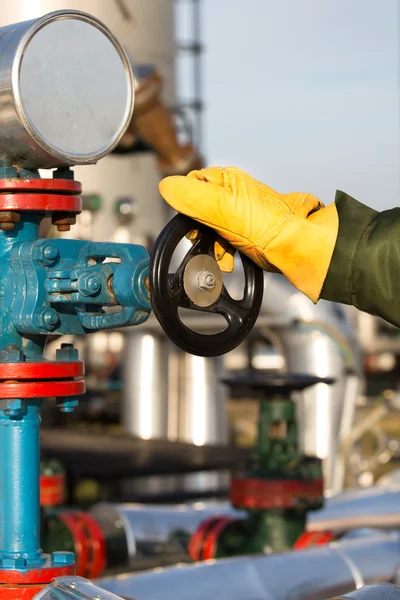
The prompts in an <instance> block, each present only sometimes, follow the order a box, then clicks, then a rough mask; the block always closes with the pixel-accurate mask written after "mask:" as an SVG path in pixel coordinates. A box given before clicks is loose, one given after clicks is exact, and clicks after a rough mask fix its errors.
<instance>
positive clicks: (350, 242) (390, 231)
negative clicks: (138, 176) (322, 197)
mask: <svg viewBox="0 0 400 600" xmlns="http://www.w3.org/2000/svg"><path fill="white" fill-rule="evenodd" d="M160 192H161V195H162V196H163V197H164V199H165V200H166V201H167V202H168V203H169V204H170V205H171V206H172V207H173V208H174V209H175V210H177V211H178V212H181V213H183V214H185V215H187V216H189V217H192V218H193V219H195V220H197V221H199V222H201V223H204V224H206V225H208V226H210V227H213V228H214V229H215V230H216V231H217V232H218V234H219V235H220V236H221V238H224V240H227V242H228V243H227V242H226V241H225V242H224V241H221V242H220V244H216V247H215V253H216V258H217V260H218V261H219V263H220V266H221V268H222V269H223V270H226V271H229V270H231V269H232V268H233V256H232V252H230V251H229V244H230V245H231V248H232V247H234V248H236V249H238V250H240V251H241V252H244V253H245V254H247V255H248V256H249V257H250V258H251V259H252V260H253V261H254V262H255V263H256V264H258V265H259V266H260V267H261V268H263V269H265V270H268V271H279V272H281V273H283V274H284V275H285V276H286V277H287V278H288V279H289V281H291V283H293V285H294V286H295V287H297V289H299V290H301V291H302V292H303V293H304V294H305V295H306V296H308V297H309V298H310V299H311V300H313V302H317V300H318V299H319V298H324V299H326V300H331V301H334V302H341V303H345V304H352V305H354V306H356V307H358V308H360V309H361V310H363V311H366V312H369V313H372V314H375V315H379V316H381V317H383V318H384V319H386V320H387V321H390V322H391V323H393V324H396V325H400V209H394V210H391V211H386V212H382V213H378V212H376V211H375V210H372V209H371V208H368V207H366V206H364V205H362V204H360V203H359V202H357V201H356V200H354V199H353V198H350V197H349V196H347V195H346V194H343V193H342V192H338V193H337V197H336V202H335V203H334V204H331V205H329V206H327V207H325V206H324V205H323V204H322V202H320V201H319V200H318V199H317V198H316V197H315V196H313V195H311V194H307V193H302V192H294V193H290V194H280V193H278V192H276V191H275V190H273V189H271V188H269V187H268V186H266V185H264V184H263V183H261V182H259V181H256V180H255V179H253V178H252V177H250V176H249V175H248V174H247V173H244V172H243V171H241V170H240V169H236V168H233V167H228V168H210V169H203V170H201V171H193V172H192V173H190V174H189V175H188V176H187V177H167V178H166V179H164V180H163V181H162V182H161V183H160Z"/></svg>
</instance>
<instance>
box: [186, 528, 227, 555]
mask: <svg viewBox="0 0 400 600" xmlns="http://www.w3.org/2000/svg"><path fill="white" fill-rule="evenodd" d="M220 518H221V517H211V518H209V519H207V520H206V521H203V522H202V523H200V525H199V526H198V528H197V529H196V531H195V532H194V533H193V534H192V537H191V538H190V540H189V544H188V548H187V551H188V554H189V556H190V558H191V559H192V560H194V561H196V562H197V561H199V560H202V556H203V543H204V539H205V537H206V535H207V532H208V531H209V529H210V528H211V527H212V526H213V525H214V524H215V523H216V522H218V521H219V519H220Z"/></svg>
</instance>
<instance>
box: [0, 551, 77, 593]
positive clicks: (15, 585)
mask: <svg viewBox="0 0 400 600" xmlns="http://www.w3.org/2000/svg"><path fill="white" fill-rule="evenodd" d="M74 574H75V565H74V564H72V565H66V566H53V564H52V563H51V561H50V559H49V560H48V561H47V563H46V564H45V565H43V566H42V567H41V568H37V569H29V570H27V571H15V570H13V569H1V570H0V598H1V600H31V599H32V598H33V597H34V596H36V594H38V593H39V592H40V590H41V589H42V588H43V587H45V586H46V585H48V584H49V583H51V581H52V580H53V579H54V578H55V577H64V576H66V575H74Z"/></svg>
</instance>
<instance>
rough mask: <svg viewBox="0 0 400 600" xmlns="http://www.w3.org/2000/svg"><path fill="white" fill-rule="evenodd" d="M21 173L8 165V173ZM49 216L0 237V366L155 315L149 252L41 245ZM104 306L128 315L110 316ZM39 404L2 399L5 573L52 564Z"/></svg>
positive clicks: (72, 356)
mask: <svg viewBox="0 0 400 600" xmlns="http://www.w3.org/2000/svg"><path fill="white" fill-rule="evenodd" d="M16 173H17V170H16V169H14V168H12V167H8V166H7V165H3V164H0V177H1V176H3V177H5V176H6V177H10V176H16ZM20 175H26V174H22V173H20ZM29 176H31V177H32V173H30V174H29ZM33 176H35V177H36V174H34V175H33ZM43 216H44V215H43V214H35V213H29V212H26V211H24V212H22V213H21V220H20V222H19V223H17V224H16V226H15V227H14V229H13V230H12V231H0V363H1V362H19V361H40V362H41V361H43V360H44V358H43V350H44V346H45V342H46V338H47V336H48V335H51V334H57V335H59V334H74V335H75V334H85V333H90V332H94V331H98V330H100V329H109V328H112V327H122V326H127V325H138V324H139V323H143V322H144V321H145V320H146V319H147V318H148V316H149V314H150V307H151V305H150V298H149V292H148V290H147V288H146V277H147V275H148V271H149V255H148V253H147V251H146V250H145V248H143V247H142V246H137V245H132V244H114V243H104V244H100V243H93V242H87V241H81V240H66V239H54V240H42V239H39V225H40V221H41V219H42V218H43ZM105 307H111V308H113V307H114V308H118V307H119V308H120V310H119V312H116V313H107V312H106V311H105V310H104V308H105ZM77 358H78V353H77V351H76V350H75V349H74V348H73V346H71V345H70V344H64V345H63V346H62V347H61V349H60V350H58V352H57V360H58V361H76V360H77ZM41 403H42V399H18V398H16V399H13V400H4V399H3V400H1V399H0V574H1V571H2V570H3V569H18V570H22V571H26V570H30V569H34V568H44V567H43V565H44V564H45V563H46V564H48V560H47V559H46V557H44V556H43V555H42V552H41V550H40V547H39V530H40V520H39V514H40V513H39V511H40V507H39V476H40V472H39V465H40V461H39V424H40V407H41ZM77 403H78V398H76V397H70V398H61V399H58V400H57V404H58V406H59V408H60V409H61V410H62V411H64V412H70V411H72V410H73V409H74V407H75V406H76V405H77ZM46 560H47V562H46ZM51 560H52V564H54V565H58V564H59V565H68V564H72V561H73V555H71V554H70V553H57V554H56V555H54V556H52V558H51Z"/></svg>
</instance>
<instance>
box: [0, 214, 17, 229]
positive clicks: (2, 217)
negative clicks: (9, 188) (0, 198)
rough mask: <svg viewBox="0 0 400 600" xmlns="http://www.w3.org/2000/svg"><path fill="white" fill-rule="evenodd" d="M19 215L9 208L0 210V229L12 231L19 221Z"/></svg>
mask: <svg viewBox="0 0 400 600" xmlns="http://www.w3.org/2000/svg"><path fill="white" fill-rule="evenodd" d="M20 219H21V215H20V214H19V213H17V212H14V211H11V210H4V211H0V229H1V230H2V231H12V230H13V229H14V227H15V225H16V223H19V221H20Z"/></svg>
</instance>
